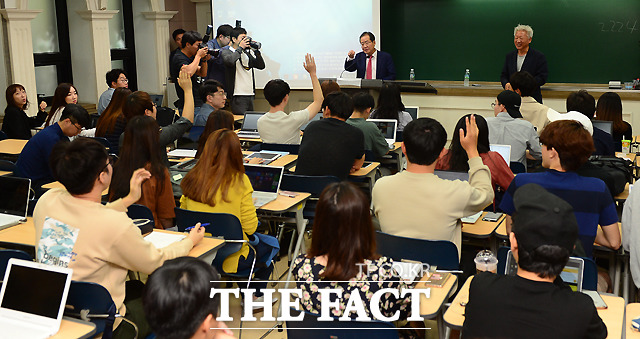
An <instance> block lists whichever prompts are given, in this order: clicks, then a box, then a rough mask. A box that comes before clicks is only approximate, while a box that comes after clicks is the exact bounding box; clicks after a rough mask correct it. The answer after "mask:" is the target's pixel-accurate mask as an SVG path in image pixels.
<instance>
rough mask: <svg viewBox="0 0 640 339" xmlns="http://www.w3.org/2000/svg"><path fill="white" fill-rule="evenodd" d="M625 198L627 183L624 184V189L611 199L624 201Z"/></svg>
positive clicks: (627, 194)
mask: <svg viewBox="0 0 640 339" xmlns="http://www.w3.org/2000/svg"><path fill="white" fill-rule="evenodd" d="M627 198H629V183H627V184H626V185H624V191H622V192H620V194H618V195H616V196H615V197H613V200H615V201H622V202H624V201H626V200H627Z"/></svg>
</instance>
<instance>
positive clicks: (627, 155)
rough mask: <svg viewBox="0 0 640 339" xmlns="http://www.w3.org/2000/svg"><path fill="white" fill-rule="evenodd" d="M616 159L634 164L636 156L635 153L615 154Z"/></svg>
mask: <svg viewBox="0 0 640 339" xmlns="http://www.w3.org/2000/svg"><path fill="white" fill-rule="evenodd" d="M616 157H618V158H622V159H627V160H630V161H631V162H632V163H634V164H635V162H636V154H635V153H622V152H616Z"/></svg>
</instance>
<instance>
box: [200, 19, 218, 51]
mask: <svg viewBox="0 0 640 339" xmlns="http://www.w3.org/2000/svg"><path fill="white" fill-rule="evenodd" d="M212 33H213V26H212V25H207V31H206V32H205V34H204V37H202V43H201V44H200V49H202V48H205V47H207V42H209V39H211V34H212ZM207 53H208V54H209V55H211V56H212V57H214V58H217V57H218V56H219V55H220V49H212V50H209V51H208V52H207Z"/></svg>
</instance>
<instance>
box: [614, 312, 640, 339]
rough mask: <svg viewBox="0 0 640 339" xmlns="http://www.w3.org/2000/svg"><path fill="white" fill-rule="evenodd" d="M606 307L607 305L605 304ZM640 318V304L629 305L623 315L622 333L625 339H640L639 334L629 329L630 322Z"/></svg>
mask: <svg viewBox="0 0 640 339" xmlns="http://www.w3.org/2000/svg"><path fill="white" fill-rule="evenodd" d="M607 305H608V304H607ZM638 317H640V303H630V304H628V305H627V311H626V313H625V316H624V318H625V321H624V332H625V338H627V339H640V332H638V331H636V330H634V329H633V328H632V327H631V320H633V319H635V318H638Z"/></svg>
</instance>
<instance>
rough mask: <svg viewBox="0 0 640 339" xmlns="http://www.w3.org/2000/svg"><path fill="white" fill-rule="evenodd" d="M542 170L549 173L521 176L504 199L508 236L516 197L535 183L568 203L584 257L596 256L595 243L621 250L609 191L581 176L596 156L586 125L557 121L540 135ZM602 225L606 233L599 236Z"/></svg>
mask: <svg viewBox="0 0 640 339" xmlns="http://www.w3.org/2000/svg"><path fill="white" fill-rule="evenodd" d="M540 143H542V166H543V167H544V168H547V169H548V170H547V171H546V172H540V173H521V174H518V175H517V176H516V177H515V178H514V179H513V181H511V185H510V186H509V188H508V189H507V192H506V193H505V194H504V196H503V198H502V202H501V203H500V209H501V210H502V211H504V212H505V213H506V214H508V216H507V220H506V222H507V223H506V226H507V233H509V232H511V216H512V215H513V212H514V211H515V208H514V203H513V196H514V194H515V191H516V190H517V189H518V188H519V187H521V186H524V185H525V184H528V183H535V184H538V185H540V186H542V187H544V188H545V189H547V190H548V191H549V192H550V193H552V194H555V195H557V196H558V197H560V198H561V199H564V200H565V201H566V202H568V203H569V204H570V205H571V206H572V207H573V210H574V211H575V214H576V219H577V220H578V238H579V239H580V242H581V244H582V247H583V249H584V253H580V252H576V254H580V256H586V257H592V256H593V242H594V241H595V242H597V243H598V244H600V245H602V246H606V247H609V248H612V249H614V250H617V249H618V248H619V247H620V231H619V230H618V213H617V212H616V206H615V203H614V202H613V199H612V198H611V193H609V189H608V188H607V186H606V185H605V184H604V182H603V181H602V180H600V179H597V178H588V177H582V176H580V175H578V174H577V173H576V172H575V171H576V170H577V169H578V168H580V166H582V165H583V164H584V163H585V162H586V161H587V159H588V158H589V155H591V153H592V152H593V149H594V148H593V141H592V139H591V138H589V132H587V130H585V129H584V128H583V127H582V124H581V123H579V122H577V121H573V120H560V121H554V122H552V123H550V124H549V125H547V127H545V129H544V130H543V131H542V134H541V135H540ZM598 225H600V226H599V227H600V228H601V229H602V232H598Z"/></svg>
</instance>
